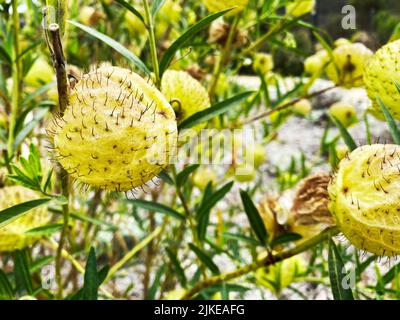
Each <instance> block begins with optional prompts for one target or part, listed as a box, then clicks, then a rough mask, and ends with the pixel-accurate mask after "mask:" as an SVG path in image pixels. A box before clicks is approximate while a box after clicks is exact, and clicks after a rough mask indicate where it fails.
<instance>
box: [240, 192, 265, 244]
mask: <svg viewBox="0 0 400 320" xmlns="http://www.w3.org/2000/svg"><path fill="white" fill-rule="evenodd" d="M240 198H241V199H242V203H243V207H244V211H245V212H246V215H247V218H248V219H249V222H250V226H251V228H252V229H253V231H254V233H255V234H256V236H257V238H258V240H259V241H260V244H261V245H266V244H267V243H268V232H267V230H266V229H265V225H264V222H263V220H262V219H261V216H260V213H259V212H258V210H257V208H256V206H255V205H254V203H253V201H252V200H251V198H250V196H249V195H248V193H247V192H246V191H244V190H240Z"/></svg>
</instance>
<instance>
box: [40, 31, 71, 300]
mask: <svg viewBox="0 0 400 320" xmlns="http://www.w3.org/2000/svg"><path fill="white" fill-rule="evenodd" d="M48 31H49V33H50V39H49V38H48V37H47V30H45V34H46V42H47V45H48V46H49V50H50V54H51V58H52V60H53V66H54V68H55V70H56V76H57V89H58V102H59V113H60V116H61V117H62V116H63V115H64V111H65V109H66V108H67V105H68V79H67V72H66V69H65V65H66V62H65V57H64V52H63V48H62V43H61V37H60V28H59V26H58V24H56V23H52V24H50V25H49V27H48ZM58 178H59V180H60V185H61V194H62V195H63V196H64V197H65V198H66V203H65V204H64V205H63V206H62V214H63V228H62V231H61V235H60V240H59V243H58V248H57V253H56V281H57V285H58V290H57V298H58V299H62V297H63V284H62V277H61V258H62V250H63V247H64V244H65V241H66V238H67V237H68V220H69V176H68V173H67V172H66V171H65V170H64V169H63V168H62V167H61V166H60V165H59V166H58Z"/></svg>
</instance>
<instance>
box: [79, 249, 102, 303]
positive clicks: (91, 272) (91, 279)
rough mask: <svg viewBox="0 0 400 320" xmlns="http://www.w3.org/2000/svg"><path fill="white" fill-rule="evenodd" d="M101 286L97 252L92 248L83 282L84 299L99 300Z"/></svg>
mask: <svg viewBox="0 0 400 320" xmlns="http://www.w3.org/2000/svg"><path fill="white" fill-rule="evenodd" d="M98 288H99V281H98V274H97V262H96V252H95V250H94V248H93V247H92V248H90V252H89V257H88V259H87V262H86V268H85V276H84V283H83V296H82V298H83V300H97V291H98Z"/></svg>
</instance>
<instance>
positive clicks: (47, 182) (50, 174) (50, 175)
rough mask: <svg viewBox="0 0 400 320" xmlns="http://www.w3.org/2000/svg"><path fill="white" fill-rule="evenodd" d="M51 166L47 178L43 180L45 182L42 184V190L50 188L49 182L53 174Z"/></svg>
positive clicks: (45, 190)
mask: <svg viewBox="0 0 400 320" xmlns="http://www.w3.org/2000/svg"><path fill="white" fill-rule="evenodd" d="M53 170H54V169H53V168H52V169H51V170H50V171H49V173H48V174H47V178H46V180H45V183H44V185H43V191H44V192H47V189H49V188H50V184H51V177H52V176H53Z"/></svg>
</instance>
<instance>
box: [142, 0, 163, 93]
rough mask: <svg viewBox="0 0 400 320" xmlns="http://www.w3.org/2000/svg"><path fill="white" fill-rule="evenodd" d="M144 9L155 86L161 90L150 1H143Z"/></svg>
mask: <svg viewBox="0 0 400 320" xmlns="http://www.w3.org/2000/svg"><path fill="white" fill-rule="evenodd" d="M143 7H144V12H145V15H146V27H147V30H148V32H149V44H150V54H151V61H152V63H153V72H154V77H155V84H156V87H157V88H160V85H161V80H160V68H159V64H158V57H157V45H156V36H155V32H154V19H153V17H152V15H151V12H150V7H149V2H148V0H143Z"/></svg>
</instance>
